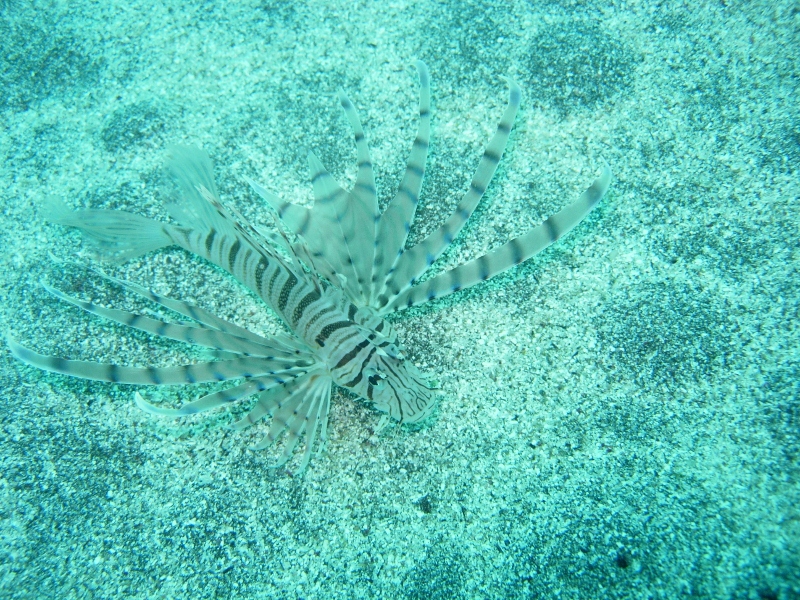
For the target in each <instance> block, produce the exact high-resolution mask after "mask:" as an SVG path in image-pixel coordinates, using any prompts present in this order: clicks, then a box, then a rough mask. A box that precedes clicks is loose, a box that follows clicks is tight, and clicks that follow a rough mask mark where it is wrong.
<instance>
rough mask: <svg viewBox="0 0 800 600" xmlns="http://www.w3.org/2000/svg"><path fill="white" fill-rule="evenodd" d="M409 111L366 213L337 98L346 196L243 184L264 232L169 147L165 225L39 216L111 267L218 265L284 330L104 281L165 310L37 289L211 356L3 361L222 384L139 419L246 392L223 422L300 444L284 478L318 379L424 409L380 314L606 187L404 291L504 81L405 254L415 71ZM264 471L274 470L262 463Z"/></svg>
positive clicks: (439, 244) (533, 239)
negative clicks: (133, 363) (134, 309)
mask: <svg viewBox="0 0 800 600" xmlns="http://www.w3.org/2000/svg"><path fill="white" fill-rule="evenodd" d="M417 68H418V71H419V77H420V110H419V115H420V118H419V125H418V131H417V137H416V139H415V140H414V145H413V148H412V151H411V154H410V156H409V159H408V164H407V167H406V172H405V175H404V177H403V180H402V182H401V184H400V187H399V189H398V191H397V193H396V195H395V197H394V198H393V200H392V201H391V202H390V203H389V205H388V207H387V209H386V210H385V211H384V212H383V213H382V214H381V213H380V211H379V209H378V201H377V195H376V187H375V178H374V174H373V169H372V161H371V158H370V153H369V148H368V146H367V142H366V139H365V137H364V132H363V130H362V127H361V123H360V120H359V118H358V114H357V112H356V109H355V107H354V106H353V104H352V103H351V102H350V101H349V100H348V99H347V97H346V96H345V95H344V94H343V93H341V92H340V93H339V97H340V101H341V103H342V107H343V108H344V112H345V114H346V116H347V118H348V120H349V122H350V124H351V126H352V127H353V130H354V132H355V141H356V148H357V154H358V173H357V177H356V181H355V184H354V186H353V189H352V190H350V191H347V190H344V189H343V188H341V187H340V186H339V185H338V184H337V183H336V182H335V181H334V180H333V178H332V177H331V176H330V174H329V173H328V172H327V171H326V170H325V168H324V167H323V165H322V163H321V162H320V161H319V159H317V157H316V156H314V155H313V154H311V153H310V154H309V164H310V167H311V180H312V184H313V189H314V196H315V203H314V206H313V208H311V209H308V208H304V207H301V206H297V205H294V204H291V203H288V202H284V201H283V200H281V199H280V198H278V197H276V196H274V195H272V194H271V193H270V192H269V191H267V190H266V189H265V188H264V187H262V186H261V185H259V184H258V183H256V182H254V181H249V180H248V182H249V183H250V185H251V186H252V188H253V189H254V190H255V191H256V192H257V193H258V194H259V195H260V196H262V197H263V198H264V199H265V200H266V201H267V203H268V204H269V205H270V206H271V207H272V208H273V209H274V214H273V216H274V217H275V218H276V224H277V232H273V233H264V232H261V231H260V230H257V229H256V228H254V227H253V226H251V225H250V224H248V223H247V222H246V221H245V219H244V218H242V217H241V216H240V215H239V214H238V213H237V212H236V211H235V210H233V209H231V208H227V207H225V206H223V205H222V203H221V202H220V200H219V197H218V193H217V189H216V185H215V183H214V179H213V167H212V165H211V161H210V160H209V158H208V156H207V155H206V154H205V152H203V151H201V150H198V149H196V148H191V147H183V146H176V147H172V148H171V149H170V158H169V162H168V167H169V168H168V171H169V173H170V175H171V178H172V180H173V182H174V184H175V191H176V193H175V195H174V197H173V198H172V199H171V200H170V202H169V203H168V204H167V209H168V212H169V213H170V216H171V217H172V218H173V219H174V221H175V222H176V223H175V224H172V223H163V222H157V221H153V220H150V219H146V218H144V217H141V216H138V215H134V214H131V213H127V212H122V211H111V210H78V211H75V212H70V211H68V210H66V209H65V208H64V207H63V206H62V205H60V204H58V203H53V204H51V206H50V218H51V220H53V221H55V222H57V223H61V224H63V225H69V226H75V227H79V228H80V229H82V230H83V231H84V233H85V234H86V235H87V236H88V237H89V238H90V239H93V240H94V241H95V242H97V243H98V244H99V246H100V248H101V249H102V250H104V252H105V253H106V254H107V255H108V256H109V257H111V258H114V259H116V260H126V259H130V258H133V257H136V256H139V255H142V254H144V253H146V252H149V251H151V250H155V249H157V248H161V247H165V246H169V245H178V246H181V247H183V248H184V249H186V250H188V251H190V252H193V253H195V254H197V255H199V256H201V257H203V258H205V259H206V260H208V261H210V262H212V263H214V264H216V265H218V266H220V267H221V268H223V269H225V270H226V271H228V272H229V273H230V274H231V275H233V276H234V277H235V278H236V279H238V280H239V281H240V282H241V283H242V284H244V285H245V286H247V287H248V288H250V289H251V290H253V291H254V292H255V293H256V294H257V295H258V296H259V297H260V298H261V299H262V300H263V301H264V302H265V303H266V304H267V305H268V306H269V307H270V308H271V309H272V310H273V311H274V312H275V313H277V315H278V316H279V317H280V318H281V320H282V321H283V322H284V324H285V325H286V326H287V331H286V332H285V333H283V334H280V335H277V336H273V337H269V338H267V337H263V336H260V335H256V334H255V333H253V332H251V331H248V330H247V329H244V328H241V327H239V326H237V325H235V324H233V323H230V322H228V321H226V320H223V319H221V318H219V317H217V316H215V315H213V314H211V313H209V312H208V311H206V310H204V309H202V308H200V307H198V306H195V305H193V304H189V303H186V302H182V301H179V300H175V299H172V298H167V297H164V296H161V295H159V294H156V293H154V292H151V291H148V290H145V289H144V288H141V287H139V286H137V285H135V284H131V283H125V282H121V281H119V280H115V279H112V281H113V282H114V283H116V284H119V285H121V286H123V287H124V288H126V289H128V290H129V291H131V292H133V293H135V294H138V295H140V296H142V297H144V298H146V299H147V300H150V301H152V302H154V303H156V304H158V305H160V306H162V307H164V308H166V309H168V310H170V311H172V312H174V313H176V315H179V316H180V319H178V320H176V321H170V322H166V321H163V320H159V319H156V318H153V317H149V316H145V315H139V314H134V313H130V312H126V311H122V310H117V309H111V308H106V307H102V306H98V305H95V304H93V303H91V302H87V301H84V300H80V299H77V298H73V297H71V296H68V295H67V294H65V293H64V292H62V291H60V290H57V289H55V288H52V287H50V286H48V285H45V287H46V289H47V290H48V291H50V292H51V293H52V294H54V295H55V296H57V297H59V298H61V299H62V300H64V301H66V302H70V303H72V304H74V305H76V306H78V307H80V308H83V309H84V310H86V311H88V312H90V313H93V314H96V315H98V316H101V317H104V318H107V319H110V320H113V321H116V322H119V323H122V324H124V325H128V326H130V327H133V328H135V329H139V330H142V331H146V332H148V333H151V334H154V335H160V336H163V337H167V338H171V339H174V340H178V341H182V342H186V343H190V344H195V345H198V346H203V347H206V348H211V349H213V350H214V351H215V352H216V356H215V359H214V360H211V361H208V362H200V363H195V364H190V365H182V366H173V367H146V368H139V367H125V366H119V365H114V364H103V363H94V362H87V361H78V360H67V359H62V358H57V357H53V356H44V355H41V354H37V353H36V352H34V351H32V350H30V349H28V348H25V347H23V346H21V345H19V344H18V343H16V342H15V341H14V340H13V339H11V338H9V339H8V343H9V346H10V348H11V351H12V352H13V353H14V355H15V356H17V357H18V358H19V359H21V360H23V361H25V362H27V363H29V364H32V365H35V366H37V367H40V368H42V369H45V370H48V371H54V372H58V373H64V374H67V375H72V376H76V377H83V378H87V379H94V380H99V381H108V382H114V383H130V384H150V385H166V384H187V383H188V384H191V383H199V382H208V381H227V380H237V383H236V384H235V385H233V386H232V387H229V388H226V389H223V390H221V391H217V392H214V393H210V394H207V395H205V396H203V397H200V398H198V399H197V400H194V401H192V402H189V403H188V404H185V405H183V406H182V407H180V408H177V409H168V408H163V407H159V406H154V405H151V404H149V403H147V402H145V401H144V400H143V399H142V397H141V396H140V395H139V394H138V393H137V394H136V396H135V397H136V402H137V404H138V405H139V406H140V407H141V408H143V409H144V410H146V411H148V412H151V413H155V414H160V415H166V416H172V417H179V416H185V415H191V414H195V413H198V412H202V411H206V410H210V409H213V408H216V407H219V406H224V405H228V404H230V403H233V402H236V401H239V400H242V399H245V398H248V397H251V396H254V395H256V396H257V398H258V399H257V401H256V403H255V404H254V405H253V407H252V408H251V409H250V411H249V412H248V413H247V414H246V415H245V416H244V417H243V418H242V419H240V420H239V421H237V422H235V423H234V425H233V426H234V427H235V428H237V429H238V428H243V427H246V426H249V425H252V424H254V423H256V422H257V421H259V420H260V419H262V418H264V417H267V416H269V417H271V423H270V427H269V430H268V432H267V434H266V435H265V437H264V439H263V440H262V441H261V442H260V443H259V444H258V445H257V446H256V447H257V448H265V447H267V446H269V445H271V444H273V443H274V442H275V441H276V440H277V439H278V438H279V437H281V436H282V435H283V434H285V444H284V448H283V452H282V454H281V456H280V457H279V459H278V462H277V465H282V464H284V463H285V462H286V461H287V460H288V459H289V458H290V457H291V455H292V453H293V451H294V449H295V448H296V447H297V445H298V443H299V442H300V440H301V438H304V440H305V443H304V451H303V456H302V460H301V463H300V466H299V470H300V471H302V470H303V469H305V467H306V465H307V464H308V462H309V460H310V458H311V456H312V452H313V448H314V446H315V442H316V440H317V438H319V443H318V444H317V446H319V447H321V446H322V445H323V444H324V440H325V437H326V428H327V418H328V409H329V405H330V395H331V385H332V384H333V383H336V384H337V385H339V386H341V387H344V388H346V389H349V390H350V391H352V392H353V393H355V394H356V395H358V396H359V397H361V398H364V399H365V400H367V401H369V402H370V403H372V404H373V406H374V407H375V408H376V409H377V410H379V411H381V412H383V413H385V414H386V415H388V416H389V417H391V418H392V419H394V420H396V421H399V422H406V423H414V422H419V421H422V420H423V419H425V418H426V417H427V416H428V415H429V414H430V413H431V411H432V410H433V408H434V405H435V400H436V395H435V392H434V390H433V389H431V387H430V386H429V385H428V384H427V383H426V381H425V380H424V378H423V377H422V375H421V374H420V373H419V371H418V370H417V368H416V367H415V366H414V364H413V363H411V362H410V361H409V360H407V359H406V358H405V357H404V356H403V353H402V349H401V347H400V346H399V344H398V342H397V340H396V335H395V333H394V331H393V329H392V327H391V326H390V324H389V323H388V322H387V321H386V320H385V319H384V317H385V316H386V315H388V314H390V313H392V312H395V311H398V310H401V309H403V308H406V307H408V306H413V305H416V304H421V303H423V302H427V301H428V300H432V299H434V298H438V297H441V296H445V295H447V294H450V293H452V292H455V291H458V290H460V289H463V288H466V287H469V286H471V285H474V284H475V283H478V282H480V281H485V280H486V279H489V278H490V277H492V276H493V275H495V274H497V273H500V272H502V271H504V270H506V269H508V268H510V267H512V266H514V265H516V264H519V263H521V262H523V261H524V260H526V259H528V258H529V257H531V256H533V255H534V254H536V253H538V252H540V251H541V250H542V249H543V248H545V247H547V246H548V245H549V244H551V243H552V242H554V241H555V240H557V239H558V238H559V237H560V236H561V235H563V234H564V233H566V232H567V231H569V230H570V229H571V228H572V227H574V226H575V225H576V224H578V223H579V222H580V221H581V220H582V219H583V218H584V217H585V216H586V215H587V214H588V213H589V212H590V211H591V210H592V208H593V207H594V206H595V205H596V204H597V202H598V201H599V200H600V199H601V198H602V196H603V195H604V193H605V191H606V189H607V188H608V185H609V183H610V179H611V173H610V170H609V168H608V166H606V167H605V168H604V169H603V172H602V174H601V175H600V177H599V178H598V179H597V180H596V181H595V182H594V183H592V185H591V186H590V187H589V188H588V189H587V190H586V191H585V192H584V193H583V195H581V197H580V198H579V199H578V200H577V201H576V202H574V203H573V204H570V205H569V206H567V207H566V208H564V209H562V210H561V211H560V212H558V213H556V214H555V215H553V216H551V217H549V218H548V219H547V220H546V221H545V222H544V223H542V224H541V225H539V226H538V227H536V228H534V229H532V230H531V231H529V232H528V233H526V234H524V235H522V236H520V237H518V238H516V239H513V240H511V241H510V242H508V243H506V244H505V245H503V246H500V247H499V248H497V249H495V250H493V251H491V252H489V253H488V254H486V255H484V256H481V257H479V258H477V259H475V260H472V261H470V262H467V263H465V264H463V265H460V266H458V267H455V268H453V269H450V270H448V271H445V272H443V273H441V274H439V275H436V276H434V277H432V278H430V279H427V280H426V281H424V282H423V283H417V281H418V279H419V278H420V276H422V275H423V274H424V273H425V272H426V271H427V270H428V268H429V267H430V266H431V264H432V263H433V262H434V261H435V260H436V259H437V258H438V257H439V256H440V255H441V254H442V253H443V252H444V250H445V249H446V248H447V247H448V246H449V245H450V244H451V243H452V241H453V240H454V239H455V237H456V235H458V232H459V231H460V230H461V228H462V227H463V226H464V224H465V223H466V222H467V220H468V219H469V217H470V216H471V215H472V213H473V211H474V210H475V208H476V206H477V204H478V202H479V201H480V199H481V197H482V196H483V193H484V191H485V190H486V187H487V186H488V185H489V182H490V181H491V179H492V177H493V175H494V172H495V170H496V168H497V164H498V162H499V161H500V158H501V156H502V153H503V151H504V149H505V146H506V143H507V141H508V137H509V134H510V131H511V127H512V125H513V122H514V118H515V116H516V113H517V109H518V107H519V103H520V97H521V93H520V89H519V87H518V86H517V85H516V84H515V83H514V82H513V81H510V80H509V81H508V83H509V87H510V97H509V102H508V106H507V107H506V109H505V112H504V114H503V116H502V118H501V120H500V123H499V124H498V127H497V131H496V132H495V134H494V136H493V137H492V138H491V140H490V141H489V144H488V145H487V147H486V150H485V151H484V154H483V157H482V159H481V161H480V164H479V165H478V168H477V170H476V172H475V175H474V176H473V179H472V182H471V184H470V188H469V190H468V191H467V193H466V194H465V195H464V197H463V198H462V200H461V201H460V202H459V204H458V206H457V207H456V210H455V211H454V213H453V214H452V215H451V216H450V218H449V219H447V221H446V222H445V223H444V224H443V225H442V226H441V227H440V228H439V229H437V230H435V231H434V232H432V233H431V234H430V235H428V236H427V237H426V238H425V239H423V240H422V241H420V242H419V243H417V244H416V245H414V246H411V247H408V248H406V238H407V234H408V231H409V228H410V227H411V224H412V222H413V219H414V213H415V210H416V206H417V203H418V198H419V194H420V190H421V187H422V179H423V175H424V170H425V164H426V160H427V154H428V143H429V139H430V83H429V76H428V70H427V67H426V66H425V64H424V63H422V62H421V61H418V62H417ZM277 465H276V466H277Z"/></svg>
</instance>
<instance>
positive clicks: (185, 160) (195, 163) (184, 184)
mask: <svg viewBox="0 0 800 600" xmlns="http://www.w3.org/2000/svg"><path fill="white" fill-rule="evenodd" d="M167 173H168V174H169V176H170V179H171V180H172V182H173V184H174V189H173V190H172V194H171V195H172V199H171V201H170V202H168V203H167V204H166V209H167V212H169V214H170V216H171V217H172V218H173V219H175V220H176V221H178V222H179V223H181V224H182V225H187V226H189V227H191V228H192V230H194V231H196V232H209V231H215V232H216V233H218V234H219V233H221V234H226V235H235V231H234V228H233V226H232V223H231V221H230V220H229V219H226V218H225V217H224V216H223V215H220V214H219V212H218V211H217V210H216V208H215V207H214V206H212V205H211V204H209V202H208V200H207V198H208V197H214V198H218V197H219V194H218V192H217V185H216V183H215V182H214V165H213V164H212V162H211V159H210V158H209V157H208V154H207V153H206V152H205V151H204V150H201V149H200V148H197V147H195V146H181V145H172V146H169V148H168V149H167Z"/></svg>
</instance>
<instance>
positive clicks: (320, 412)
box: [298, 377, 331, 473]
mask: <svg viewBox="0 0 800 600" xmlns="http://www.w3.org/2000/svg"><path fill="white" fill-rule="evenodd" d="M314 394H315V396H316V398H315V400H314V405H315V410H313V411H311V414H310V416H309V418H308V422H307V423H306V448H305V451H304V452H303V460H302V461H301V463H300V467H299V468H298V472H300V473H302V472H303V471H305V469H306V467H307V466H308V462H309V461H310V460H311V455H312V452H313V447H314V441H315V440H316V437H317V433H319V450H321V449H322V448H323V447H324V445H325V440H326V437H327V434H326V430H327V424H328V411H329V409H330V401H331V382H330V381H325V378H322V377H320V378H318V379H317V381H316V383H315V386H314ZM319 450H318V452H319Z"/></svg>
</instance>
